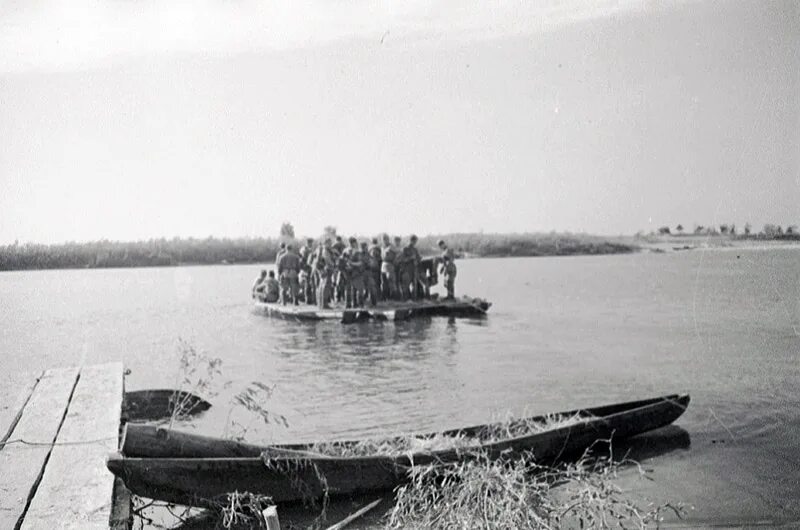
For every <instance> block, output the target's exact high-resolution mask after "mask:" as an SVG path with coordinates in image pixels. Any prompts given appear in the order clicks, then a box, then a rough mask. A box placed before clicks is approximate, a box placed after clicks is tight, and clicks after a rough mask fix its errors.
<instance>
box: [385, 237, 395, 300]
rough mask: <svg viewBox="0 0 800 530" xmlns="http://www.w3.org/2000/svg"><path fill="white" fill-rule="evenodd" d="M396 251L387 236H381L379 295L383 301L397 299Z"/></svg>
mask: <svg viewBox="0 0 800 530" xmlns="http://www.w3.org/2000/svg"><path fill="white" fill-rule="evenodd" d="M396 258H397V251H396V250H395V248H394V247H393V246H392V240H391V239H390V238H389V235H388V234H383V248H382V249H381V295H382V296H383V299H384V300H394V299H395V298H397V274H396V272H395V260H396Z"/></svg>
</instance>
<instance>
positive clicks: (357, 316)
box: [254, 296, 492, 324]
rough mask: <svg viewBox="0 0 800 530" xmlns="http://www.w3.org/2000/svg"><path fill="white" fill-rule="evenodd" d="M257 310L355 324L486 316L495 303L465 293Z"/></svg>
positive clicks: (257, 307) (265, 305)
mask: <svg viewBox="0 0 800 530" xmlns="http://www.w3.org/2000/svg"><path fill="white" fill-rule="evenodd" d="M254 306H255V310H256V312H260V313H263V314H265V315H268V316H271V317H277V318H283V319H287V320H299V321H338V322H341V323H343V324H352V323H355V322H363V321H366V320H378V321H394V322H397V321H402V320H408V319H409V318H413V317H419V316H453V317H476V316H477V317H479V316H484V315H486V313H487V312H488V311H489V308H490V307H492V303H491V302H488V301H486V300H483V299H482V298H472V297H469V296H464V297H462V298H457V299H455V300H445V299H430V300H428V299H424V300H415V301H408V302H381V303H379V304H378V305H377V306H376V307H364V308H357V309H345V308H344V307H341V306H334V307H332V308H331V309H319V308H318V307H317V306H314V305H307V304H300V305H297V306H295V305H291V304H287V305H283V304H278V303H267V302H261V301H256V302H254Z"/></svg>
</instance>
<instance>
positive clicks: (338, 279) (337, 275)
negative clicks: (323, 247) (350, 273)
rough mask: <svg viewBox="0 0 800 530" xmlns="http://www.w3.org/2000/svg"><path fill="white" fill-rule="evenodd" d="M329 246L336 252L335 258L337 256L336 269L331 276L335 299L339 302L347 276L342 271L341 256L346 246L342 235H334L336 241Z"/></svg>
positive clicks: (342, 296) (342, 295)
mask: <svg viewBox="0 0 800 530" xmlns="http://www.w3.org/2000/svg"><path fill="white" fill-rule="evenodd" d="M331 248H332V249H333V251H334V252H335V253H336V258H337V266H336V271H335V272H334V276H333V288H334V293H335V298H336V301H337V302H341V301H342V300H343V299H344V292H345V289H346V286H347V277H346V275H345V271H344V262H342V258H343V257H344V256H343V255H344V253H345V251H347V246H346V245H345V244H344V242H343V241H342V236H336V242H335V243H334V244H333V247H331Z"/></svg>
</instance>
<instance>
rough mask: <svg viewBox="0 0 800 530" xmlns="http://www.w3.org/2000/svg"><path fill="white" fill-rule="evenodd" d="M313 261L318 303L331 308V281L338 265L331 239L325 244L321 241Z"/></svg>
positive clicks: (320, 305) (321, 307) (324, 307)
mask: <svg viewBox="0 0 800 530" xmlns="http://www.w3.org/2000/svg"><path fill="white" fill-rule="evenodd" d="M312 263H313V269H314V276H315V277H316V280H315V284H316V285H317V304H318V305H319V308H320V309H330V305H329V302H330V299H331V288H332V286H331V283H332V279H333V273H334V270H335V267H336V259H335V257H334V252H333V248H332V246H331V240H330V239H326V240H325V242H324V244H323V242H321V241H320V244H319V247H318V248H317V251H316V253H315V254H314V259H313V261H312Z"/></svg>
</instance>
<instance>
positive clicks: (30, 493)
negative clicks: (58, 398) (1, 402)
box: [14, 368, 81, 530]
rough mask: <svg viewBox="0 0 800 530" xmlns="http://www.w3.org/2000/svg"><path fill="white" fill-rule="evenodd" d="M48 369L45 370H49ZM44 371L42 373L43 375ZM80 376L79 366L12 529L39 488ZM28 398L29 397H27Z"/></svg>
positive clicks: (17, 527)
mask: <svg viewBox="0 0 800 530" xmlns="http://www.w3.org/2000/svg"><path fill="white" fill-rule="evenodd" d="M49 371H50V370H48V371H47V372H49ZM47 372H45V373H44V374H42V377H44V375H45V374H47ZM80 377H81V372H80V368H78V369H77V370H76V374H75V379H74V381H72V389H70V391H69V396H68V397H67V404H66V406H65V407H64V412H63V413H62V414H61V420H60V421H59V423H58V428H57V429H56V433H55V436H54V437H53V439H52V441H51V444H50V448H49V449H48V450H47V455H45V457H44V462H43V463H42V467H41V469H39V475H38V476H37V477H36V480H34V481H33V485H31V488H30V490H29V491H28V498H27V499H26V500H25V507H24V508H23V509H22V513H21V514H20V516H19V518H18V519H17V523H16V524H15V525H14V530H20V528H21V527H22V524H23V522H24V521H25V516H26V515H27V514H28V509H29V508H30V506H31V502H32V501H33V498H34V497H35V496H36V490H38V489H39V484H41V482H42V477H43V476H44V470H45V469H47V462H49V461H50V455H51V454H52V452H53V444H54V443H55V441H56V440H57V439H58V433H59V432H60V431H61V427H62V426H63V425H64V419H65V418H66V417H67V411H68V410H69V404H70V402H71V401H72V396H73V395H74V394H75V387H77V386H78V379H80ZM37 385H38V382H37ZM28 399H30V398H28Z"/></svg>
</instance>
